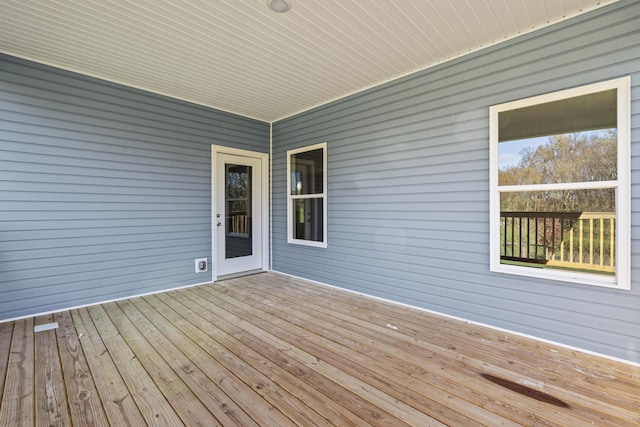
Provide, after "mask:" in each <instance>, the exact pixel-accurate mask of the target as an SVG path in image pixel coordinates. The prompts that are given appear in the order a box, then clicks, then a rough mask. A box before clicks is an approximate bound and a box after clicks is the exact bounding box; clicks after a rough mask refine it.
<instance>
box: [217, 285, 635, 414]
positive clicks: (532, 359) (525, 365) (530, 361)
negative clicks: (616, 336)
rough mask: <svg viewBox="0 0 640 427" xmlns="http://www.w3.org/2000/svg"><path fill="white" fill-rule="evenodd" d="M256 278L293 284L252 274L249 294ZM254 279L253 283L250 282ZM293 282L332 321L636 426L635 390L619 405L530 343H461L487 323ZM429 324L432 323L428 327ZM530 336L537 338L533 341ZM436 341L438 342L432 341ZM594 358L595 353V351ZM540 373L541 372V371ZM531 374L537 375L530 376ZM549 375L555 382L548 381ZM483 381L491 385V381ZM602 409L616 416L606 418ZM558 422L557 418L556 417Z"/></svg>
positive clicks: (298, 298)
mask: <svg viewBox="0 0 640 427" xmlns="http://www.w3.org/2000/svg"><path fill="white" fill-rule="evenodd" d="M267 279H268V278H267ZM256 281H258V282H259V285H260V286H259V287H264V288H266V289H264V292H265V294H268V295H274V291H275V290H276V289H277V290H280V294H278V295H279V296H281V297H282V298H287V294H288V293H289V292H291V289H290V288H283V287H282V286H274V287H273V288H270V287H269V284H268V280H267V281H263V280H261V279H260V278H259V277H255V276H254V277H253V278H247V280H245V281H243V282H242V286H249V289H247V291H246V293H247V294H249V295H253V294H254V293H255V292H258V291H257V287H256ZM252 282H253V285H251V283H252ZM291 285H292V287H293V288H298V289H297V290H294V291H293V292H295V295H294V296H292V297H291V301H295V303H296V304H301V305H302V306H305V307H307V308H308V309H310V310H311V309H312V308H313V309H314V311H316V312H319V313H322V318H323V319H327V320H326V321H328V322H330V321H332V319H336V320H337V321H339V322H353V321H354V319H361V320H363V321H364V322H365V324H366V323H369V324H370V325H376V324H377V325H378V326H370V328H371V331H370V332H366V331H363V330H360V331H359V333H363V334H368V335H369V336H370V337H385V336H386V337H388V339H389V340H390V342H396V341H397V340H400V341H403V342H404V343H405V348H407V349H411V350H412V351H415V352H420V351H433V352H435V353H436V354H438V355H440V356H442V360H443V361H445V362H453V361H456V360H459V361H461V362H464V363H465V364H466V365H469V366H472V367H474V368H475V369H476V370H478V371H479V372H483V373H486V374H489V375H493V377H495V378H499V379H505V381H508V380H509V379H512V380H513V381H514V382H517V383H520V384H528V385H534V386H537V385H542V386H543V387H544V390H545V393H549V394H550V395H552V396H556V397H558V398H559V399H561V400H562V401H565V400H566V401H568V402H569V403H570V404H571V414H570V415H569V416H572V417H578V420H579V419H582V420H583V422H588V423H596V424H598V425H611V426H617V425H619V423H621V422H624V423H631V424H630V425H634V424H635V423H637V422H638V412H637V410H634V409H633V408H637V404H638V400H637V394H629V395H626V397H627V398H628V399H627V402H626V403H624V404H620V402H617V401H616V400H615V396H617V397H619V395H616V394H614V395H613V396H614V397H611V396H607V398H606V399H601V398H599V397H600V396H599V395H596V396H592V394H593V391H592V388H593V384H592V385H591V387H586V386H584V387H583V388H582V386H581V377H576V375H575V372H570V374H571V375H568V376H567V375H565V374H558V373H557V372H556V371H555V369H554V368H555V364H554V365H553V366H549V360H548V358H547V360H546V363H545V364H543V365H544V366H545V367H546V368H544V369H539V367H538V366H539V365H540V362H539V361H540V360H541V359H543V360H544V356H545V355H544V354H535V353H534V352H532V350H531V349H529V351H526V348H524V349H522V352H521V353H520V354H517V357H516V358H512V357H511V355H510V356H506V357H505V356H504V354H503V353H502V352H501V351H500V350H498V349H496V348H494V347H493V345H495V342H491V343H488V342H487V341H486V340H477V339H474V340H471V341H472V342H473V341H476V343H475V345H459V343H464V342H467V341H468V335H465V334H464V333H463V332H460V331H461V330H464V329H469V328H472V329H474V330H475V331H476V333H478V330H481V331H482V332H483V330H485V329H487V328H482V327H479V326H476V325H468V324H467V323H465V322H461V321H456V320H453V319H446V318H442V317H441V316H435V315H432V314H430V313H422V314H421V315H417V314H418V313H409V314H411V315H409V316H408V315H407V312H406V311H407V310H413V311H414V312H417V310H415V309H410V308H406V307H402V306H398V305H395V304H389V303H383V304H381V303H380V302H379V301H376V300H372V299H368V298H365V300H366V301H361V302H360V305H358V306H357V307H356V306H355V305H348V303H346V304H347V305H345V303H343V302H344V301H345V300H347V301H348V300H350V299H353V300H355V301H360V300H361V299H362V297H360V296H357V295H354V294H351V293H348V292H343V291H338V290H335V289H332V288H328V287H322V286H316V285H311V286H305V288H304V289H303V290H302V289H300V288H299V285H298V282H295V281H294V282H292V283H291ZM230 286H232V285H230ZM314 294H316V295H317V301H318V302H319V304H320V305H321V307H319V306H317V305H309V303H307V302H306V301H308V300H315V299H314V298H309V296H310V295H314ZM303 297H305V298H303ZM336 308H341V310H340V311H336ZM396 308H398V309H399V311H400V313H399V314H397V316H396V317H388V316H385V315H384V313H382V314H380V315H378V314H377V313H380V312H384V310H393V309H396ZM344 313H348V314H344ZM371 313H375V314H371ZM419 317H425V318H426V322H425V323H423V324H422V328H420V327H419V326H416V325H415V324H414V326H413V329H411V328H408V327H406V325H404V323H403V322H405V321H406V320H405V319H411V321H415V319H416V318H419ZM385 322H387V323H385ZM388 322H393V323H388ZM437 322H446V323H447V324H448V325H447V327H446V328H440V327H439V326H438V324H437ZM434 323H435V324H434ZM388 324H390V325H393V326H394V329H390V328H385V327H384V326H382V325H388ZM398 325H400V326H398ZM425 325H429V326H428V327H425ZM395 328H398V329H395ZM398 331H399V332H401V333H403V334H406V336H405V337H402V336H400V335H399V334H398ZM404 331H411V333H409V334H407V333H406V332H404ZM452 337H454V338H455V340H454V342H455V343H458V345H459V347H460V348H459V349H458V348H451V347H455V345H453V346H452V344H451V343H452V341H451V338H452ZM515 338H520V339H521V340H522V339H524V338H522V337H516V336H515V335H509V344H510V342H511V341H515ZM525 340H526V339H525ZM529 341H530V342H533V341H532V340H529ZM434 343H435V344H437V345H436V346H434V345H432V344H434ZM487 344H491V345H492V348H491V349H490V350H487V351H485V350H483V347H484V346H486V345H487ZM502 346H503V347H507V348H509V349H510V348H511V347H509V346H508V345H506V346H505V343H502ZM583 357H584V356H583ZM591 357H592V358H593V356H591ZM598 359H601V358H596V360H598ZM514 360H515V361H517V363H514V362H513V361H514ZM487 361H491V363H486V362H487ZM613 364H614V365H616V366H624V364H620V363H617V364H616V363H615V362H614V363H613ZM451 368H452V369H453V370H456V369H457V370H460V368H459V367H458V368H456V366H451ZM514 371H515V372H514ZM540 371H541V372H540ZM629 371H632V372H636V374H630V373H629ZM537 372H540V373H539V374H538V373H537ZM637 373H640V370H638V369H627V372H626V373H625V374H622V375H621V376H622V377H623V378H624V379H625V381H629V382H630V385H631V387H630V390H631V389H634V388H635V389H637V387H638V384H637V381H638V375H637ZM514 374H515V375H514ZM532 374H533V375H535V376H534V377H532V376H531V375H532ZM602 377H604V376H603V375H596V379H600V380H601V379H602ZM550 379H551V380H552V381H549V380H550ZM554 379H555V380H554ZM611 380H616V381H617V380H618V379H617V378H615V377H611V378H609V384H610V382H611ZM567 381H568V382H567ZM634 381H635V387H634ZM485 383H486V385H487V386H488V385H489V383H487V382H485ZM576 388H577V389H578V390H579V391H578V392H576V391H575V389H576ZM599 390H600V391H599V393H600V394H606V393H607V392H608V390H610V388H607V387H606V386H604V385H601V388H600V389H599ZM594 408H598V410H594ZM627 408H629V410H627ZM561 412H562V411H560V413H561ZM603 414H616V415H615V416H611V415H608V416H605V417H603ZM536 415H538V416H542V415H544V412H542V413H541V412H536ZM558 415H559V413H558V412H557V411H556V412H554V418H556V417H558ZM556 422H558V421H557V420H556ZM574 422H579V421H574Z"/></svg>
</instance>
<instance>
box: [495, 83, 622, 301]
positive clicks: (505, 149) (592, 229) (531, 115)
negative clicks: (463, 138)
mask: <svg viewBox="0 0 640 427" xmlns="http://www.w3.org/2000/svg"><path fill="white" fill-rule="evenodd" d="M629 86H630V83H629V78H622V79H616V80H612V81H607V82H601V83H596V84H593V85H589V86H583V87H579V88H575V89H569V90H565V91H562V92H556V93H551V94H547V95H542V96H537V97H534V98H528V99H523V100H519V101H514V102H509V103H506V104H501V105H496V106H493V107H491V108H490V127H491V129H490V139H491V179H490V181H491V183H490V185H491V213H490V215H491V249H490V252H491V270H492V271H496V272H502V273H512V274H520V275H528V276H534V277H542V278H549V279H556V280H564V281H569V282H576V283H584V284H590V285H600V286H608V287H616V288H620V289H629V286H630V277H629V274H630V262H629V258H630V237H629V232H630V224H629V221H630V189H629V175H630V166H629V126H630V125H629V117H630V116H629V98H630V95H629V92H630V89H629Z"/></svg>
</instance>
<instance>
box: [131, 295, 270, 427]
mask: <svg viewBox="0 0 640 427" xmlns="http://www.w3.org/2000/svg"><path fill="white" fill-rule="evenodd" d="M143 300H144V301H143V302H140V301H138V300H136V301H134V303H135V304H136V306H137V307H138V308H139V309H140V310H141V312H142V313H143V314H144V315H145V316H146V317H147V318H148V319H149V320H150V321H151V322H153V323H154V325H156V327H158V329H159V330H160V331H162V333H163V334H165V336H166V337H167V339H168V340H169V341H170V342H171V343H172V345H175V346H176V347H178V348H180V349H181V351H182V352H183V353H184V355H185V356H186V357H187V359H188V360H185V361H184V362H183V363H182V365H183V366H185V367H187V370H188V371H191V370H193V369H196V370H199V371H201V375H202V376H201V377H200V381H201V382H202V384H201V385H200V386H201V387H204V388H206V393H207V395H208V402H207V406H208V407H209V409H210V410H211V411H212V412H213V413H214V415H215V416H216V417H217V418H218V419H220V420H221V421H222V423H223V424H224V425H225V426H227V425H228V426H232V425H238V426H248V427H249V426H257V425H259V423H260V422H261V421H263V420H270V418H269V417H268V415H267V414H268V413H269V412H271V411H273V406H271V405H269V404H268V403H267V402H264V401H263V400H262V398H261V397H260V396H258V395H257V393H255V392H254V389H253V388H252V387H251V386H249V385H247V384H245V383H243V382H242V381H240V380H239V379H238V378H237V376H236V374H235V373H234V372H232V371H230V370H228V369H227V368H226V367H225V366H224V364H223V363H220V361H219V360H218V357H216V352H214V351H212V350H211V347H215V344H213V343H212V342H211V340H210V339H209V337H207V336H206V335H205V334H204V333H203V331H202V330H200V329H198V327H197V326H195V325H192V324H191V323H189V322H187V321H186V320H185V318H184V317H182V316H181V315H179V314H177V313H176V312H175V311H173V310H172V309H171V308H170V307H169V306H167V305H166V304H164V303H163V302H162V301H160V299H159V298H158V297H157V296H148V297H145V298H143ZM154 311H155V313H154ZM212 326H213V325H211V324H209V323H207V324H206V325H205V328H207V329H210V328H211V327H212ZM241 369H246V367H245V366H242V367H241ZM207 381H208V383H207ZM252 415H253V417H254V418H252Z"/></svg>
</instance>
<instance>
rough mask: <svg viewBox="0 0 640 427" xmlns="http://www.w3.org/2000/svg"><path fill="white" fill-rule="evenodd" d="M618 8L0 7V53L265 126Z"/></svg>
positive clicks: (403, 4)
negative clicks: (533, 33)
mask: <svg viewBox="0 0 640 427" xmlns="http://www.w3.org/2000/svg"><path fill="white" fill-rule="evenodd" d="M613 1H615V0H395V1H394V0H291V2H292V8H291V10H290V11H289V12H287V13H284V14H278V13H275V12H272V11H271V10H270V9H269V8H268V7H267V0H171V1H169V0H165V1H160V0H148V1H143V0H130V1H125V0H114V1H105V0H92V1H90V0H76V1H72V0H57V1H54V0H32V1H25V0H15V1H10V0H0V51H1V52H4V53H7V54H10V55H14V56H18V57H22V58H26V59H31V60H34V61H37V62H41V63H44V64H49V65H53V66H55V67H60V68H64V69H67V70H71V71H76V72H79V73H82V74H86V75H89V76H94V77H98V78H101V79H105V80H110V81H114V82H118V83H122V84H125V85H128V86H133V87H137V88H140V89H144V90H148V91H152V92H156V93H160V94H164V95H168V96H171V97H174V98H179V99H183V100H186V101H191V102H195V103H198V104H202V105H206V106H210V107H213V108H217V109H220V110H224V111H229V112H232V113H236V114H240V115H243V116H247V117H251V118H255V119H258V120H262V121H266V122H273V121H277V120H279V119H281V118H285V117H288V116H290V115H293V114H295V113H298V112H301V111H304V110H307V109H310V108H312V107H315V106H318V105H321V104H324V103H327V102H329V101H332V100H335V99H339V98H342V97H344V96H347V95H350V94H352V93H356V92H359V91H361V90H363V89H366V88H369V87H372V86H376V85H378V84H381V83H383V82H385V81H389V80H392V79H395V78H398V77H401V76H404V75H407V74H409V73H412V72H414V71H417V70H420V69H423V68H426V67H429V66H432V65H435V64H438V63H441V62H443V61H447V60H449V59H451V58H455V57H458V56H461V55H464V54H467V53H469V52H473V51H475V50H478V49H481V48H483V47H486V46H489V45H491V44H495V43H498V42H501V41H504V40H506V39H509V38H512V37H515V36H518V35H520V34H523V33H526V32H529V31H532V30H535V29H538V28H541V27H544V26H546V25H550V24H553V23H555V22H558V21H561V20H563V19H567V18H570V17H573V16H576V15H579V14H581V13H584V12H587V11H590V10H592V9H595V8H598V7H601V6H602V5H605V4H609V3H612V2H613Z"/></svg>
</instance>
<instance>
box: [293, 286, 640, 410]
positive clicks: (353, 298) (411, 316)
mask: <svg viewBox="0 0 640 427" xmlns="http://www.w3.org/2000/svg"><path fill="white" fill-rule="evenodd" d="M325 288H326V289H323V287H314V288H310V289H299V291H300V294H305V295H307V296H308V295H309V293H310V294H315V292H319V293H318V294H317V295H318V296H319V297H322V296H326V295H331V294H333V293H334V291H335V290H334V289H332V288H328V287H325ZM336 304H337V306H343V307H344V308H345V312H347V313H353V314H354V316H356V317H359V318H361V319H364V320H367V321H370V320H372V316H375V317H376V318H377V319H379V321H384V316H389V317H390V319H388V322H392V323H393V324H394V325H396V326H402V327H401V328H400V329H401V331H402V332H403V333H412V334H414V335H413V336H416V335H415V334H417V333H423V334H424V328H423V327H422V328H421V327H420V325H421V324H422V325H423V324H424V320H423V321H422V323H420V320H419V319H420V318H421V317H427V316H428V317H429V320H428V321H429V323H430V324H432V326H433V327H432V328H430V329H429V331H428V333H429V336H430V338H432V339H434V340H435V339H438V338H439V337H440V335H439V334H438V331H443V334H442V335H441V337H442V338H443V339H444V340H450V339H451V337H455V338H457V339H459V340H460V341H465V342H476V343H477V344H478V345H479V346H481V347H482V348H486V349H487V354H488V355H489V354H490V355H492V356H493V357H495V358H496V361H502V362H503V365H502V366H503V367H507V368H509V369H514V367H513V366H511V365H512V363H511V361H512V360H518V362H519V363H518V365H517V366H516V368H517V367H520V368H521V369H522V372H524V373H528V374H529V375H533V376H535V375H539V376H540V378H541V379H543V378H548V376H549V374H558V375H561V376H565V377H569V378H572V381H573V380H575V379H578V380H579V381H577V383H576V384H577V386H578V387H582V388H581V389H579V390H578V391H579V392H580V393H593V397H594V398H596V399H598V400H603V401H607V400H610V402H611V403H613V404H618V403H619V402H618V401H619V399H615V398H613V397H612V396H614V395H616V396H619V395H620V394H623V395H627V396H630V397H632V396H634V395H635V394H636V390H635V388H636V387H637V384H636V382H635V381H636V380H635V378H634V377H633V376H631V375H629V373H628V372H620V371H617V370H616V367H617V366H620V364H619V363H617V362H615V361H609V360H608V359H604V358H600V359H599V363H598V364H597V365H596V366H595V367H596V368H597V371H598V372H597V375H590V374H592V373H595V371H593V368H594V360H593V358H592V357H585V356H589V355H587V354H586V353H581V352H579V351H575V350H571V349H567V348H563V347H559V346H553V345H551V344H547V343H543V342H537V341H533V340H531V339H528V338H525V337H521V336H518V335H515V334H506V333H502V332H500V331H496V330H494V329H490V328H485V327H482V326H478V325H473V324H469V323H466V322H461V321H458V320H455V319H449V318H446V317H443V316H437V315H432V314H430V313H426V312H425V313H423V315H422V316H419V315H416V313H415V310H413V309H411V308H408V307H403V306H400V305H395V304H384V305H380V304H378V303H377V301H375V300H367V301H361V298H359V296H357V295H354V294H351V293H343V295H342V297H341V298H340V299H339V301H337V302H336ZM356 304H359V305H356ZM354 307H357V308H354ZM369 308H371V311H369ZM370 312H374V313H375V314H373V315H372V314H367V313H370ZM416 328H417V329H416ZM507 340H508V341H509V342H508V344H509V345H506V346H505V345H504V344H505V341H507ZM532 354H535V355H536V357H528V358H527V357H524V356H527V355H532ZM546 355H551V356H553V360H554V362H555V363H554V367H553V370H549V369H547V368H548V364H547V363H543V364H540V363H539V362H538V361H539V360H541V359H540V357H539V356H543V358H542V359H543V360H544V359H545V357H544V356H546ZM583 361H584V362H583ZM612 380H614V381H612ZM605 390H606V391H605ZM596 393H597V394H596ZM628 409H630V410H633V409H634V408H628Z"/></svg>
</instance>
